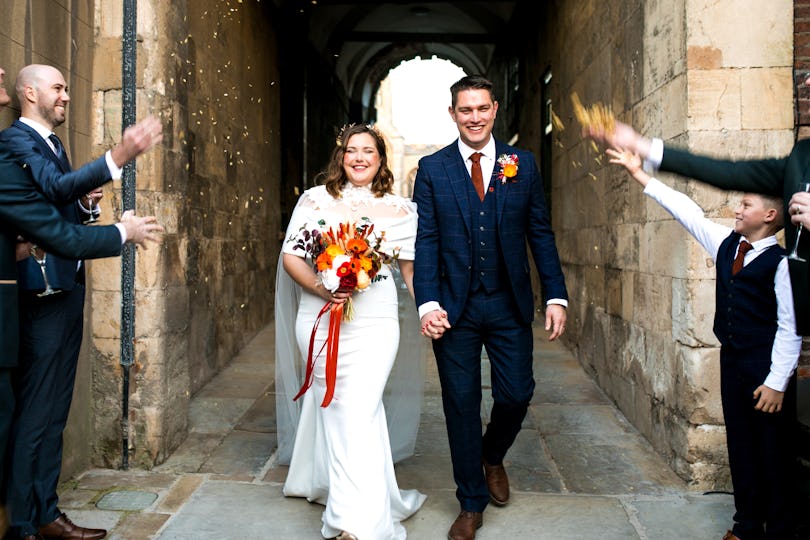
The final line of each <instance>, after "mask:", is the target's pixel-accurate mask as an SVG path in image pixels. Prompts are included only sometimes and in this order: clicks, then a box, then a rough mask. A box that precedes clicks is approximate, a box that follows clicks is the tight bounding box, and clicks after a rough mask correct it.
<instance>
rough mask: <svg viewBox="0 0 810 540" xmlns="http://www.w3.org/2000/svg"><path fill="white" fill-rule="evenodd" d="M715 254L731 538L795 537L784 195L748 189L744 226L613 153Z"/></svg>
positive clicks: (792, 350)
mask: <svg viewBox="0 0 810 540" xmlns="http://www.w3.org/2000/svg"><path fill="white" fill-rule="evenodd" d="M607 153H608V155H609V156H610V157H611V159H610V162H611V163H616V164H619V165H622V166H624V167H625V168H626V169H627V171H628V172H629V173H630V174H631V176H632V177H633V178H634V179H635V180H636V181H638V182H639V183H640V184H641V185H642V186H644V193H645V194H646V195H647V196H649V197H651V198H652V199H654V200H655V201H657V202H658V203H659V204H660V205H661V206H662V207H663V208H664V209H665V210H667V211H668V212H669V213H670V214H672V216H673V217H674V218H675V219H676V220H677V221H678V222H679V223H680V224H681V225H683V226H684V227H685V228H686V230H687V231H688V232H689V233H690V234H691V235H692V236H694V237H695V239H696V240H697V241H698V242H699V243H700V244H701V245H702V246H703V247H704V248H705V249H706V250H707V251H708V252H709V253H710V254H711V255H712V258H713V259H714V261H715V267H716V269H717V280H716V282H717V294H716V300H715V302H716V306H715V318H714V334H715V336H717V339H718V340H719V341H720V345H721V347H720V396H721V401H722V405H723V416H724V419H725V424H726V443H727V445H728V456H729V467H730V469H731V481H732V485H733V486H734V506H735V508H736V513H735V514H734V527H733V529H732V530H730V531H728V532H727V533H726V535H725V536H724V537H723V540H735V539H737V540H762V539H766V540H776V539H793V538H795V522H794V511H793V507H792V504H793V499H794V498H795V496H796V486H795V475H796V472H795V469H794V467H795V464H796V452H795V445H794V440H793V434H794V433H795V425H794V424H795V422H796V378H795V376H794V373H795V370H796V365H797V363H798V359H799V352H800V350H801V337H799V336H797V335H796V333H795V328H796V326H795V324H794V323H795V315H794V311H793V294H792V289H791V286H790V278H789V276H788V268H787V261H786V260H785V257H784V255H785V250H784V249H782V248H781V247H780V246H779V245H778V244H777V242H776V237H775V236H774V235H775V234H776V233H777V232H778V231H779V230H780V229H781V228H782V226H783V216H782V201H781V200H780V199H779V198H777V197H769V196H767V195H759V194H754V193H745V194H744V195H743V198H742V201H741V202H740V205H739V206H738V207H737V209H736V210H735V218H736V219H735V223H734V228H733V229H730V228H728V227H725V226H723V225H720V224H719V223H714V222H712V221H710V220H709V219H707V218H706V217H705V216H704V214H703V210H702V209H701V208H700V207H699V206H698V205H697V204H696V203H695V202H694V201H692V200H691V199H690V198H688V197H687V196H686V195H684V194H682V193H680V192H678V191H675V190H673V189H671V188H669V187H667V186H665V185H664V184H663V183H661V182H659V181H658V180H656V179H655V178H651V177H650V176H649V175H647V174H646V173H645V172H644V171H643V170H642V168H641V158H640V157H639V156H638V155H634V154H632V153H631V152H629V151H625V150H607Z"/></svg>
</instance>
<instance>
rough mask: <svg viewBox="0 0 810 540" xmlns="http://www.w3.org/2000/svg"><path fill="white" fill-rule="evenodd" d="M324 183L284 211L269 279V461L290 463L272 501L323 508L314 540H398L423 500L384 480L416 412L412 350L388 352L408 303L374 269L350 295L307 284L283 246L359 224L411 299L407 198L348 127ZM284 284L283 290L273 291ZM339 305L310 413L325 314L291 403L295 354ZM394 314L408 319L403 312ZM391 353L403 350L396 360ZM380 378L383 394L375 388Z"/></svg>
mask: <svg viewBox="0 0 810 540" xmlns="http://www.w3.org/2000/svg"><path fill="white" fill-rule="evenodd" d="M324 176H325V183H324V185H321V186H317V187H314V188H312V189H309V190H307V191H306V192H305V193H304V194H303V195H302V196H301V198H300V199H299V201H298V204H297V205H296V208H295V210H294V212H293V215H292V218H291V219H290V224H289V227H288V229H287V236H286V240H285V243H284V245H283V246H282V265H283V271H279V273H278V276H277V280H278V281H277V294H276V306H277V313H276V340H277V355H276V392H277V403H278V407H277V414H278V424H279V427H278V434H279V462H281V463H286V462H287V460H288V459H289V464H290V467H289V472H288V474H287V480H286V482H285V484H284V495H286V496H288V497H306V499H307V500H309V501H311V502H312V501H314V502H318V503H321V504H324V505H325V507H326V508H325V510H324V512H323V515H322V521H323V526H322V527H321V534H322V535H323V536H324V537H325V538H338V539H346V540H354V539H359V540H389V539H390V540H399V539H404V538H405V537H406V531H405V528H404V527H403V526H402V524H401V523H400V522H401V521H402V520H404V519H406V518H408V517H409V516H411V515H412V514H413V513H414V512H416V511H417V510H418V509H419V507H420V506H421V505H422V503H423V502H424V500H425V495H423V494H421V493H419V492H418V491H416V490H400V489H399V487H398V486H397V481H396V477H395V475H394V458H401V457H407V455H410V454H412V453H413V444H414V440H415V437H416V429H417V427H418V418H419V411H420V403H419V401H420V399H421V383H422V378H421V374H420V373H419V368H418V367H417V366H419V365H420V359H419V357H418V354H419V349H420V346H419V344H418V343H409V344H408V345H407V346H403V347H399V345H400V341H401V340H400V337H401V331H400V324H399V319H400V317H401V312H402V311H403V309H406V308H404V306H403V305H404V304H408V305H409V306H410V307H411V308H412V306H413V302H412V300H411V299H410V298H407V300H405V301H401V300H400V299H399V298H398V290H397V289H398V286H397V282H396V281H395V280H394V278H393V275H392V271H391V268H389V266H388V265H385V264H384V265H383V266H382V268H381V269H380V271H379V273H378V278H380V279H377V280H375V281H374V282H373V283H371V285H369V286H368V288H366V289H364V290H362V291H360V292H355V293H354V294H352V292H344V291H342V290H340V289H338V290H336V291H335V292H331V291H330V290H329V289H327V288H325V287H324V285H323V284H322V283H321V281H320V280H319V279H318V277H317V276H316V273H315V270H314V269H313V264H312V260H311V258H310V257H307V254H306V253H304V251H303V250H301V249H295V246H296V244H297V243H299V239H300V238H301V233H302V231H304V230H308V231H312V230H313V229H320V230H327V229H329V228H330V227H331V228H334V229H337V228H338V226H339V224H340V223H346V222H350V223H360V222H361V221H362V220H363V219H364V218H367V219H368V220H370V221H371V222H372V223H373V224H374V232H375V234H382V233H383V232H384V239H385V241H384V243H383V246H382V248H381V249H382V250H383V251H385V252H386V253H388V254H389V255H391V254H393V253H394V251H395V250H398V253H399V256H398V260H397V262H398V267H399V272H400V273H401V276H402V280H403V281H404V282H405V284H406V285H407V289H408V291H412V280H413V256H414V240H415V237H416V222H417V216H416V208H415V206H414V205H413V203H412V202H410V200H408V199H404V198H402V197H399V196H396V195H393V194H392V187H393V175H392V174H391V171H390V170H389V168H388V165H387V157H386V151H385V142H384V140H383V138H382V136H381V135H380V134H379V133H378V132H377V131H376V129H374V128H373V127H371V126H368V125H351V126H348V127H347V128H345V129H344V130H343V131H342V133H341V134H340V136H339V137H338V140H337V146H336V148H335V151H334V152H333V154H332V159H331V161H330V163H329V166H328V168H327V170H326V173H325V174H324ZM289 278H292V281H293V282H294V285H293V286H292V287H287V285H285V283H290V282H289ZM350 296H351V302H352V304H353V311H354V316H353V318H352V319H351V320H343V321H342V322H341V324H340V337H339V350H338V359H337V377H336V380H335V383H334V397H333V398H332V400H331V402H330V403H329V404H328V405H327V406H326V407H322V406H321V402H322V401H323V399H324V395H325V393H326V386H327V383H326V375H325V351H326V349H325V348H324V349H323V350H322V349H321V346H322V345H323V343H324V341H325V340H326V336H327V332H328V328H329V312H327V313H326V314H325V315H323V320H322V321H321V323H320V324H319V325H318V328H317V331H316V335H315V341H314V347H313V356H315V358H314V379H313V382H312V386H311V387H310V388H309V390H308V391H306V393H305V394H304V395H303V398H302V399H301V400H299V401H298V402H295V403H293V401H292V396H293V395H295V394H296V392H297V390H298V388H299V387H300V386H301V384H302V383H303V382H304V381H303V380H302V376H301V371H302V365H304V364H305V361H302V355H303V357H304V358H306V357H307V351H308V350H309V347H310V338H311V335H312V332H313V326H314V325H315V322H316V319H317V317H318V314H319V313H320V312H321V310H322V308H323V307H324V305H325V304H327V303H329V302H331V303H333V304H343V303H345V302H347V300H348V299H349V297H350ZM399 296H403V295H401V294H400V295H399ZM289 306H292V307H293V308H295V307H297V314H295V315H294V316H293V314H292V313H285V310H287V307H289ZM279 310H281V313H279ZM293 311H295V309H293ZM406 317H410V320H411V321H416V320H417V317H416V315H415V313H410V314H407V315H406ZM293 320H294V326H292V324H291V323H292V321H293ZM407 328H408V327H407V325H403V329H402V334H403V335H402V338H403V339H407V340H412V341H416V340H418V332H416V331H414V332H411V331H407ZM405 334H407V335H405ZM285 336H294V342H293V343H287V345H285V339H286V337H285ZM296 345H297V347H296ZM296 348H297V350H295V349H296ZM398 348H401V349H403V350H402V351H400V355H399V356H398V355H397V351H398ZM319 351H321V352H320V353H319ZM402 353H410V355H411V358H409V359H408V360H403V358H402ZM316 355H317V356H316ZM414 356H416V357H414ZM395 359H397V362H396V367H395V372H394V373H392V367H393V366H395ZM389 374H391V379H392V380H393V381H394V382H395V385H392V386H393V387H394V388H393V389H391V388H389V389H386V381H388V379H389ZM384 394H385V396H386V399H385V402H386V406H385V407H384V406H383V396H384ZM300 401H303V403H302V404H301V406H300V411H299V410H298V405H297V404H298V403H300ZM386 410H388V412H389V415H392V414H393V415H396V424H395V425H396V429H394V430H392V431H391V440H389V431H388V427H387V424H388V425H391V424H392V422H391V418H388V421H387V420H386ZM296 418H297V429H296ZM293 439H294V445H292V452H291V455H290V442H291V441H292V440H293ZM392 446H393V448H394V452H395V455H394V456H393V457H392ZM288 456H289V457H288Z"/></svg>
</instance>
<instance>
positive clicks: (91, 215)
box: [84, 188, 103, 223]
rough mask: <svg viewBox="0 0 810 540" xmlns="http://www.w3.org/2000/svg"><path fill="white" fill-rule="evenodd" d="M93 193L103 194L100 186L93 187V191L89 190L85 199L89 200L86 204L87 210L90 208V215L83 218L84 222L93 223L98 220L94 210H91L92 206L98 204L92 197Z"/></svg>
mask: <svg viewBox="0 0 810 540" xmlns="http://www.w3.org/2000/svg"><path fill="white" fill-rule="evenodd" d="M93 195H102V196H103V191H102V190H101V188H97V189H94V190H93V191H91V192H90V193H88V194H87V195H86V197H87V199H88V200H89V201H90V204H89V205H88V206H89V208H88V210H90V217H89V218H87V219H85V220H84V222H85V223H94V222H96V221H98V218H96V214H95V212H93V208H95V207H96V206H98V202H97V200H96V199H95V198H94V197H93ZM99 199H101V197H99Z"/></svg>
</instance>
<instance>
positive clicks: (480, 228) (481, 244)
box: [467, 182, 502, 293]
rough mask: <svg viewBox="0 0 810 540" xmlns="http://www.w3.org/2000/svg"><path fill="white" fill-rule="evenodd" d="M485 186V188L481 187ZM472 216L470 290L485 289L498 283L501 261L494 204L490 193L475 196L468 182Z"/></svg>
mask: <svg viewBox="0 0 810 540" xmlns="http://www.w3.org/2000/svg"><path fill="white" fill-rule="evenodd" d="M485 189H486V188H485ZM467 197H468V198H469V200H470V209H471V212H472V219H471V220H470V225H471V232H472V235H471V236H472V238H471V241H472V279H471V280H470V290H471V291H473V292H474V291H477V290H478V289H479V288H481V287H483V288H484V289H485V290H486V291H487V292H490V293H491V292H492V291H495V290H496V289H498V288H499V287H500V286H501V283H502V276H501V272H502V268H501V265H502V262H501V256H500V251H499V247H498V221H497V217H498V213H497V211H496V208H495V197H494V193H489V194H487V196H485V197H484V200H483V202H482V201H481V199H479V198H478V194H477V193H476V192H475V188H474V187H473V185H472V182H470V183H469V184H468V187H467Z"/></svg>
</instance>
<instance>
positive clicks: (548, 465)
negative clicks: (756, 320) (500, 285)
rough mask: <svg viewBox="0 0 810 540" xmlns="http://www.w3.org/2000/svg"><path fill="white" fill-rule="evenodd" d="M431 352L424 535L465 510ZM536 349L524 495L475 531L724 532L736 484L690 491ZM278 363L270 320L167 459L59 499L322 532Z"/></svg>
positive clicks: (155, 523)
mask: <svg viewBox="0 0 810 540" xmlns="http://www.w3.org/2000/svg"><path fill="white" fill-rule="evenodd" d="M424 349H425V350H424V355H425V360H426V362H427V373H428V376H427V381H426V387H425V398H424V403H423V411H422V418H421V425H420V433H419V438H418V441H417V448H416V454H415V455H414V456H413V457H411V458H409V459H407V460H404V461H403V462H401V463H399V464H397V467H396V470H397V477H398V480H399V483H400V486H401V487H403V488H418V489H419V490H421V491H423V492H424V493H426V494H427V495H428V499H427V501H426V503H425V505H424V506H423V507H422V509H421V510H420V511H419V512H418V513H417V514H416V515H414V516H413V517H412V518H411V519H409V520H408V521H406V522H405V526H406V528H407V530H408V536H409V538H413V539H416V540H423V539H424V540H430V539H443V538H446V535H447V529H448V528H449V526H450V524H451V523H452V521H453V519H455V516H456V515H457V513H458V503H457V502H456V499H455V494H454V491H455V486H454V484H453V479H452V474H451V467H450V458H449V450H448V447H447V437H446V433H445V429H444V419H443V416H442V410H441V396H440V389H439V384H438V376H437V374H436V371H435V366H434V363H433V361H432V355H431V353H430V352H429V348H428V346H427V345H425V347H424ZM535 359H536V360H535V376H536V379H537V390H536V392H535V398H534V401H533V403H532V406H531V409H530V411H529V414H528V416H527V419H526V422H525V425H524V429H523V430H522V431H521V433H520V435H519V437H518V440H517V441H516V443H515V446H514V447H513V449H512V450H511V451H510V453H509V455H508V456H507V460H506V466H507V470H508V472H509V474H510V479H511V482H512V488H513V497H512V502H511V503H510V504H509V505H508V506H506V507H504V508H495V507H491V508H489V509H487V511H486V512H485V514H484V527H483V528H482V529H480V531H479V533H478V535H477V538H479V539H480V540H493V539H499V540H501V539H503V538H522V539H529V538H530V539H554V540H569V539H570V540H582V539H587V538H600V539H602V540H614V539H615V540H628V539H631V540H632V539H641V540H643V539H650V540H652V539H655V540H667V539H672V540H675V539H684V538H688V539H692V540H701V539H715V540H719V539H720V538H721V537H722V535H723V534H724V532H725V531H726V529H727V528H728V527H729V526H730V524H731V518H732V515H733V502H732V498H731V496H730V495H728V494H722V493H720V494H701V493H699V492H694V491H690V490H689V489H688V487H687V486H686V485H685V484H684V482H683V481H681V479H680V478H678V477H677V476H676V475H675V474H674V473H673V472H672V470H671V469H670V468H669V467H668V466H667V464H666V462H665V461H664V460H663V459H662V458H661V457H660V456H659V455H658V454H656V453H655V452H654V451H653V449H652V448H651V446H650V445H649V444H648V443H647V441H646V440H645V439H644V438H643V437H641V435H640V434H639V433H638V432H637V431H636V430H635V429H634V428H633V427H632V426H631V425H630V424H629V423H628V422H627V420H626V419H625V418H624V417H623V416H622V415H621V414H620V413H619V412H618V410H617V409H616V408H615V407H614V406H613V404H612V403H611V402H610V401H609V400H608V399H607V398H606V397H605V395H604V394H603V393H602V392H601V390H600V389H599V388H598V387H597V386H596V385H595V384H594V382H593V381H592V380H591V379H590V378H589V377H588V375H587V374H586V373H585V372H584V371H583V369H582V368H581V366H580V365H579V364H578V363H577V361H576V360H575V359H574V358H573V357H572V356H571V354H570V353H569V352H568V351H567V350H566V349H565V348H564V347H563V346H562V345H559V344H555V343H548V341H547V340H546V339H545V332H543V330H542V329H538V330H537V331H536V340H535ZM484 367H485V369H484V373H485V374H486V372H487V371H488V370H487V369H486V365H485V366H484ZM273 369H274V368H273V329H272V327H271V326H270V327H267V328H265V329H264V330H263V331H261V332H260V333H259V334H258V335H257V336H256V337H255V339H253V341H252V342H251V343H250V344H249V345H248V346H247V347H245V349H244V350H243V351H242V352H241V353H240V354H239V356H238V357H237V358H235V359H234V361H233V363H232V364H231V365H230V366H228V367H227V368H226V369H224V370H223V371H222V373H220V374H219V375H218V376H217V377H216V378H215V379H214V380H212V381H211V382H210V383H209V384H208V385H207V386H206V387H205V388H204V389H203V390H202V391H201V392H199V394H198V395H197V396H195V398H194V399H193V401H192V403H191V411H190V425H191V430H190V434H189V436H188V438H187V440H186V441H185V442H184V443H183V444H182V445H181V446H180V447H179V448H178V449H177V451H176V452H174V454H173V455H172V456H171V457H170V458H169V459H168V460H167V461H166V462H165V463H163V464H162V465H160V466H158V467H156V468H155V469H153V470H151V471H135V470H131V471H118V470H99V469H95V470H89V471H86V472H84V473H83V474H82V475H80V476H79V477H78V478H76V479H74V480H72V481H71V482H68V483H65V485H64V486H63V487H62V490H61V493H60V497H61V505H60V506H61V507H62V509H63V510H65V511H66V512H67V513H68V515H69V516H70V517H71V518H72V519H73V520H74V521H76V522H77V523H80V524H83V525H87V526H99V527H104V528H107V529H108V530H110V535H109V536H108V538H113V539H121V540H141V539H144V540H145V539H150V538H157V539H161V540H169V539H183V540H191V539H194V540H204V539H242V538H245V539H257V540H264V539H276V538H278V539H296V540H298V539H313V540H317V539H319V538H321V536H320V533H319V531H320V514H321V511H322V507H320V506H319V505H317V504H310V503H307V502H306V501H305V500H302V499H287V498H285V497H284V496H283V495H282V494H281V487H282V484H283V482H284V478H285V475H286V468H285V467H281V466H278V465H277V464H276V462H275V455H274V451H275V447H276V435H275V399H274V395H273ZM485 378H486V376H485ZM488 408H489V403H487V404H486V410H488ZM363 540H366V539H363Z"/></svg>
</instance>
